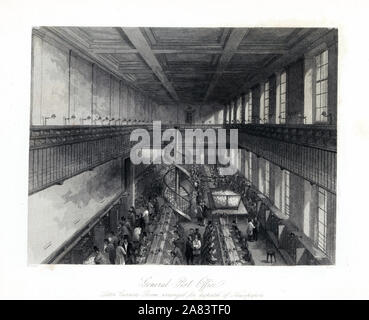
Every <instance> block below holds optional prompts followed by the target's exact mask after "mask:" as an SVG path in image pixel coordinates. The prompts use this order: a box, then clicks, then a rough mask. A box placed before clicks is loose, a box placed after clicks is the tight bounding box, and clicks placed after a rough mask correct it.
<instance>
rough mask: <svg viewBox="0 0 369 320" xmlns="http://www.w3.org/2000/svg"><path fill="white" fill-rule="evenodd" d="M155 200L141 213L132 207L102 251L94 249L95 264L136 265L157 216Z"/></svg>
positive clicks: (106, 240)
mask: <svg viewBox="0 0 369 320" xmlns="http://www.w3.org/2000/svg"><path fill="white" fill-rule="evenodd" d="M155 207H156V206H155V200H151V199H149V201H148V202H147V204H146V205H145V207H144V208H143V210H142V211H141V212H137V210H136V209H135V207H134V206H132V207H130V209H129V210H128V214H127V216H126V217H125V216H123V217H121V219H120V222H119V225H118V232H117V234H115V233H114V232H113V231H111V232H110V233H109V236H108V237H107V238H106V239H104V248H103V250H102V251H101V250H100V249H99V248H98V247H97V246H95V247H94V252H95V258H94V262H95V264H135V263H137V261H136V260H137V259H136V258H137V256H138V255H139V252H140V249H141V248H142V247H143V246H145V245H147V234H148V232H149V227H150V219H153V217H154V216H155V215H156V213H157V212H156V210H155Z"/></svg>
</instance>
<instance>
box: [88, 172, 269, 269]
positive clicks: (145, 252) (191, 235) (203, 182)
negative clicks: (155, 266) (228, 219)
mask: <svg viewBox="0 0 369 320" xmlns="http://www.w3.org/2000/svg"><path fill="white" fill-rule="evenodd" d="M189 172H190V175H191V181H192V183H193V186H194V191H193V197H192V200H193V203H192V205H191V208H192V211H193V216H192V217H193V218H196V219H194V220H197V223H198V226H199V227H198V228H196V227H194V228H190V229H189V231H188V233H185V232H184V230H183V227H182V226H181V224H180V222H179V221H178V217H177V218H176V219H175V220H176V221H175V222H174V225H173V228H171V230H172V231H171V232H173V234H174V238H171V239H174V240H170V243H168V244H166V245H165V248H166V251H168V252H169V259H164V260H165V261H164V264H174V265H179V264H188V265H192V264H195V265H196V264H197V265H198V264H204V265H213V264H222V262H221V261H220V260H221V259H220V251H221V250H222V245H221V244H222V241H223V242H224V239H222V237H223V234H222V232H219V228H218V226H219V221H218V220H216V219H213V217H210V214H209V212H210V210H209V209H208V206H207V202H206V201H205V198H206V196H207V195H206V193H207V192H208V191H209V190H208V189H206V187H207V186H208V182H209V181H210V182H211V183H212V185H213V186H214V187H216V188H226V189H228V190H232V191H234V192H236V193H238V194H240V195H241V197H242V201H243V203H244V204H245V206H246V209H247V211H248V219H247V227H246V236H243V235H242V232H241V231H240V230H239V227H238V226H237V223H236V221H233V222H232V225H228V227H229V230H230V234H231V236H232V238H233V240H234V242H235V243H236V244H237V247H240V248H241V254H240V259H241V260H242V261H246V262H250V260H251V254H250V252H249V249H248V242H250V241H257V240H258V235H259V232H260V222H259V219H258V205H257V201H258V198H257V195H256V194H255V192H254V191H253V190H252V188H251V187H250V183H249V182H248V181H247V180H246V179H245V178H244V177H243V176H241V175H238V174H235V175H230V176H221V175H219V173H218V170H217V168H216V166H207V172H204V166H199V165H192V166H191V167H190V168H189ZM148 195H149V196H148V198H145V197H144V196H141V197H140V198H139V199H137V200H136V202H135V204H136V207H133V206H132V207H130V209H129V210H128V214H126V215H125V216H123V217H121V219H120V222H119V226H118V229H117V232H116V233H114V232H113V231H111V232H110V233H108V236H107V237H106V239H105V240H104V247H103V249H102V250H100V249H99V248H98V247H97V246H95V247H94V259H93V261H94V263H95V264H120V265H122V264H140V263H145V262H146V258H147V257H148V256H149V255H150V250H152V248H151V244H152V242H153V238H155V237H157V236H160V235H156V234H154V233H155V232H157V230H158V225H160V223H164V222H163V221H162V222H160V221H161V217H162V216H163V212H164V211H165V210H171V209H170V208H169V207H168V206H167V205H165V204H163V202H164V201H163V199H162V198H161V196H160V195H159V194H156V193H155V194H153V193H148ZM159 199H160V201H159ZM159 202H160V203H159ZM164 207H165V208H164ZM203 227H205V230H204V231H203V234H202V235H201V233H200V230H199V228H201V229H202V230H203ZM173 230H174V231H173ZM217 230H218V232H217ZM156 250H158V249H156ZM267 251H268V256H269V254H270V255H273V256H274V259H275V255H274V247H273V245H269V246H268V248H267ZM228 260H229V259H228Z"/></svg>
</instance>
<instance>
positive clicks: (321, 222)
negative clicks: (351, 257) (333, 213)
mask: <svg viewBox="0 0 369 320" xmlns="http://www.w3.org/2000/svg"><path fill="white" fill-rule="evenodd" d="M318 198H319V199H318V201H319V203H318V247H319V249H321V250H322V251H324V252H326V251H327V211H328V208H327V191H326V190H324V189H322V188H319V189H318Z"/></svg>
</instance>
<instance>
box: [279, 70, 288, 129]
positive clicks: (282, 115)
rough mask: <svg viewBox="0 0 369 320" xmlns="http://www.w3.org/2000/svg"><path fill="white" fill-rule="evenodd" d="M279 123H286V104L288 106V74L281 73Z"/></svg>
mask: <svg viewBox="0 0 369 320" xmlns="http://www.w3.org/2000/svg"><path fill="white" fill-rule="evenodd" d="M279 104H280V109H279V123H286V104H287V73H286V71H283V72H282V73H281V82H280V93H279Z"/></svg>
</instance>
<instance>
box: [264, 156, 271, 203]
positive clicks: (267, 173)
mask: <svg viewBox="0 0 369 320" xmlns="http://www.w3.org/2000/svg"><path fill="white" fill-rule="evenodd" d="M269 186H270V163H269V161H267V160H265V190H264V193H265V195H266V196H267V197H269Z"/></svg>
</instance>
